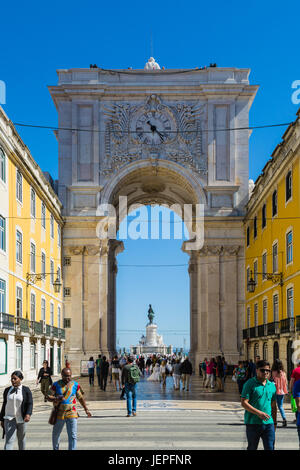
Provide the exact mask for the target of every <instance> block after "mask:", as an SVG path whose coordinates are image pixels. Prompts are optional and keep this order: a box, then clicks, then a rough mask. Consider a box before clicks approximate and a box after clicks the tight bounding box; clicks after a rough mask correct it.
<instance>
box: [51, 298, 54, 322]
mask: <svg viewBox="0 0 300 470" xmlns="http://www.w3.org/2000/svg"><path fill="white" fill-rule="evenodd" d="M50 325H51V326H54V304H53V303H50Z"/></svg>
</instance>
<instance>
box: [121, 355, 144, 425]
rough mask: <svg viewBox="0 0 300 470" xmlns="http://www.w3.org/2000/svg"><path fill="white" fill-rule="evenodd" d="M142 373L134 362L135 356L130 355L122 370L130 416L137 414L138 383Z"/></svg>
mask: <svg viewBox="0 0 300 470" xmlns="http://www.w3.org/2000/svg"><path fill="white" fill-rule="evenodd" d="M141 375H142V373H141V371H140V369H139V368H138V367H137V365H136V364H134V363H133V358H132V357H131V356H129V357H128V358H127V364H126V366H124V367H123V370H122V384H123V385H124V386H125V393H126V399H127V401H126V403H127V417H128V418H130V417H131V416H136V406H137V384H138V382H139V381H140V377H141Z"/></svg>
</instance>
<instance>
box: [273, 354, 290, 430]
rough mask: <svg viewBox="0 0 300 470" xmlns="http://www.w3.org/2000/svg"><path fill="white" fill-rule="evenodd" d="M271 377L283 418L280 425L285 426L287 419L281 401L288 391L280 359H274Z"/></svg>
mask: <svg viewBox="0 0 300 470" xmlns="http://www.w3.org/2000/svg"><path fill="white" fill-rule="evenodd" d="M272 379H273V381H274V383H275V386H276V401H277V406H278V409H279V411H280V414H281V417H282V420H283V423H282V427H283V428H285V427H286V426H287V421H286V416H285V412H284V409H283V401H284V395H286V394H287V393H288V389H287V379H286V373H285V372H284V369H283V364H282V361H280V360H279V359H276V360H275V362H274V364H273V366H272Z"/></svg>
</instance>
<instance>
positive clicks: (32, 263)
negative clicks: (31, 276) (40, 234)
mask: <svg viewBox="0 0 300 470" xmlns="http://www.w3.org/2000/svg"><path fill="white" fill-rule="evenodd" d="M30 269H31V272H32V273H35V244H34V243H30Z"/></svg>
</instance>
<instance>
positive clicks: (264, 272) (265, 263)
mask: <svg viewBox="0 0 300 470" xmlns="http://www.w3.org/2000/svg"><path fill="white" fill-rule="evenodd" d="M262 272H263V279H267V276H266V274H267V253H264V254H263V255H262Z"/></svg>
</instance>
